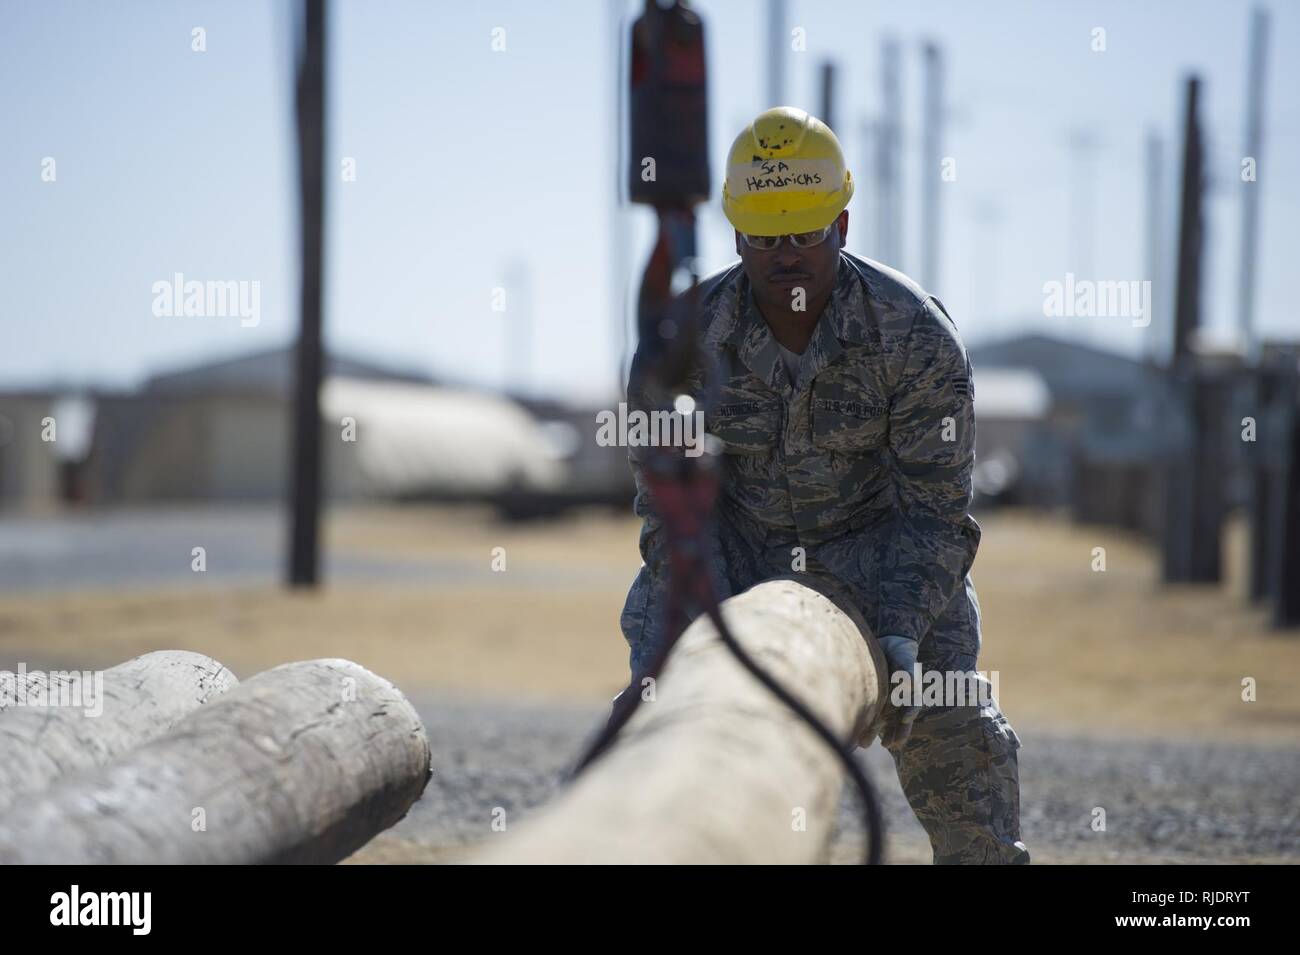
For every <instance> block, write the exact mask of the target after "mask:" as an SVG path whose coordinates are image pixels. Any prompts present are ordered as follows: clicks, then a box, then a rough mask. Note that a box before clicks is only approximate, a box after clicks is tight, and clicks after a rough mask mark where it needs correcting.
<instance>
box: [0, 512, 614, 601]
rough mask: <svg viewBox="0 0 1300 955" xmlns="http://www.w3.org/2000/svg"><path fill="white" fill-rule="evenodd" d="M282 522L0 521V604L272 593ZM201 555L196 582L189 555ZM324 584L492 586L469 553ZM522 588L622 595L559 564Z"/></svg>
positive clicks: (375, 564)
mask: <svg viewBox="0 0 1300 955" xmlns="http://www.w3.org/2000/svg"><path fill="white" fill-rule="evenodd" d="M286 534H287V524H286V519H285V517H284V516H283V514H282V513H281V511H280V509H279V508H276V507H272V506H266V505H229V506H223V507H211V508H203V507H175V508H149V509H140V510H132V509H127V510H120V511H105V512H88V513H84V514H68V515H58V516H55V517H6V518H5V519H4V520H3V521H0V594H5V593H13V594H17V593H39V592H50V591H70V590H107V589H114V588H136V589H143V588H148V589H155V588H159V587H162V588H166V587H185V588H194V587H231V586H247V585H274V584H277V583H279V582H280V580H281V579H282V578H283V576H284V564H285V560H286V557H285V554H286V553H287V550H286V545H285V537H286ZM196 546H201V547H203V548H204V551H205V558H206V564H207V569H206V570H205V571H204V572H203V573H201V574H200V573H196V572H195V571H194V570H193V568H192V566H191V565H192V561H193V557H192V552H193V549H194V548H195V547H196ZM323 574H324V577H325V579H327V580H344V581H383V582H385V583H400V584H411V585H418V586H455V585H457V584H460V583H464V582H466V581H472V580H478V581H480V582H481V581H485V580H490V579H492V577H493V574H492V570H491V567H490V566H489V565H488V563H487V562H486V561H485V560H482V559H481V558H480V556H479V555H478V554H477V553H475V554H473V555H467V556H466V557H465V558H463V559H426V558H409V559H404V558H385V559H374V558H366V557H361V556H356V555H349V554H337V553H331V552H329V551H326V552H325V553H324V555H323ZM511 577H512V579H513V580H515V581H516V582H518V583H520V584H532V583H540V584H546V585H551V586H564V585H566V584H578V585H582V584H592V583H594V584H597V585H609V586H612V587H614V588H616V589H620V590H622V589H626V587H627V579H628V578H627V574H626V572H624V571H623V570H621V569H618V570H615V569H609V570H596V571H593V570H592V569H590V568H581V567H573V566H570V565H569V564H567V563H564V562H559V563H557V564H555V565H554V566H550V567H541V568H537V567H533V568H529V567H519V568H517V569H515V570H512V572H511Z"/></svg>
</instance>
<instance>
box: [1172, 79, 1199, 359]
mask: <svg viewBox="0 0 1300 955" xmlns="http://www.w3.org/2000/svg"><path fill="white" fill-rule="evenodd" d="M1200 89H1201V81H1200V78H1199V77H1197V76H1190V77H1188V78H1187V98H1186V100H1185V106H1184V113H1183V172H1182V191H1181V196H1180V198H1179V210H1178V279H1177V288H1176V290H1175V294H1176V296H1177V298H1176V299H1175V303H1174V356H1173V357H1174V362H1175V363H1177V362H1179V361H1183V360H1186V359H1187V358H1188V357H1189V356H1190V354H1191V351H1192V338H1193V336H1194V335H1195V334H1196V327H1197V325H1199V324H1200V321H1201V252H1202V246H1203V245H1204V223H1203V220H1202V210H1201V196H1202V191H1203V189H1204V185H1205V152H1204V148H1203V146H1202V144H1201V127H1200V121H1199V119H1198V117H1197V108H1198V100H1199V97H1200Z"/></svg>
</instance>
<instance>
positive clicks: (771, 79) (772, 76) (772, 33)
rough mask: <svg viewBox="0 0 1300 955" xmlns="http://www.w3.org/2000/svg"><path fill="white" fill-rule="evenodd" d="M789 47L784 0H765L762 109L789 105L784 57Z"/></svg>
mask: <svg viewBox="0 0 1300 955" xmlns="http://www.w3.org/2000/svg"><path fill="white" fill-rule="evenodd" d="M789 49H790V47H789V39H788V38H787V37H786V34H785V0H767V102H766V103H764V104H763V109H771V108H772V107H773V106H787V105H789V104H788V103H786V101H785V58H786V54H787V51H788V50H789Z"/></svg>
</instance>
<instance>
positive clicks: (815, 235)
mask: <svg viewBox="0 0 1300 955" xmlns="http://www.w3.org/2000/svg"><path fill="white" fill-rule="evenodd" d="M833 228H835V223H834V222H832V223H831V224H830V225H828V226H827V227H826V228H824V229H818V230H817V231H815V232H794V233H791V234H790V235H789V236H779V235H750V234H749V233H748V232H742V233H740V237H741V238H742V239H744V240H745V245H747V246H749V247H750V248H751V249H763V250H765V251H770V250H772V249H775V248H776V247H777V246H778V245H780V244H781V239H783V238H788V239H789V240H790V244H791V245H792V246H794V247H795V248H796V249H811V248H812V247H813V246H815V245H821V244H822V243H823V242H825V241H826V237H827V236H828V235H830V234H831V229H833Z"/></svg>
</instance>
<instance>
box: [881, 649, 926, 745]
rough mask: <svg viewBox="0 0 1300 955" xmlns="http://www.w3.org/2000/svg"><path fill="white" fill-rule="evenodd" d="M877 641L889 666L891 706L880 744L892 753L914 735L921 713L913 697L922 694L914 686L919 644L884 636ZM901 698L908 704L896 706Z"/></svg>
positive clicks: (882, 729)
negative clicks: (913, 729)
mask: <svg viewBox="0 0 1300 955" xmlns="http://www.w3.org/2000/svg"><path fill="white" fill-rule="evenodd" d="M876 642H877V643H879V644H880V649H881V652H883V653H884V654H885V662H886V663H887V664H888V666H889V698H890V707H889V710H888V714H889V715H888V716H886V718H885V721H884V725H883V726H882V728H881V733H880V745H881V746H884V747H885V748H886V749H889V750H893V749H897V748H898V747H900V746H902V745H903V743H905V742H907V738H908V737H909V736H910V735H911V734H912V723H913V722H914V721H915V720H916V717H917V715H918V714H919V713H920V712H921V707H920V706H918V705H915V699H914V694H915V693H917V692H919V688H918V687H916V685H915V683H916V650H917V642H916V641H915V640H913V639H912V638H911V637H900V636H896V635H891V636H885V637H881V638H880V639H879V640H877V641H876ZM899 696H901V697H902V699H903V700H904V701H905V705H903V706H898V705H895V703H894V700H895V699H897V698H899Z"/></svg>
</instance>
